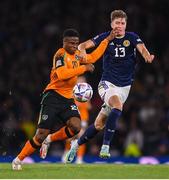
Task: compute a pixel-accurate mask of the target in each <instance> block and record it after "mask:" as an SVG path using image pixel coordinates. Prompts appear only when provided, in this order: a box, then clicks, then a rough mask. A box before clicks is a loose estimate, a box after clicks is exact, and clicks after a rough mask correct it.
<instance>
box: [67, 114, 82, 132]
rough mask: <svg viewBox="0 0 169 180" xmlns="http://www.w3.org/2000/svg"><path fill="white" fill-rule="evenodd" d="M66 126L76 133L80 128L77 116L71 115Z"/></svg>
mask: <svg viewBox="0 0 169 180" xmlns="http://www.w3.org/2000/svg"><path fill="white" fill-rule="evenodd" d="M68 127H69V128H70V130H71V131H72V132H73V133H74V135H76V134H78V133H79V132H80V130H81V120H80V119H79V118H78V117H73V118H71V119H70V120H69V122H68Z"/></svg>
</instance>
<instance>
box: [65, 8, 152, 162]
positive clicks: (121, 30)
mask: <svg viewBox="0 0 169 180" xmlns="http://www.w3.org/2000/svg"><path fill="white" fill-rule="evenodd" d="M126 24H127V15H126V13H125V12H124V11H122V10H114V11H112V13H111V28H112V29H113V30H114V31H115V37H114V39H113V40H112V41H110V42H109V45H108V47H107V49H106V51H105V53H104V55H103V73H102V77H101V80H100V83H99V86H98V91H99V94H100V97H101V99H102V100H103V101H104V104H103V106H102V109H101V110H100V112H99V114H98V116H97V118H96V120H95V122H94V124H92V125H91V126H89V128H88V129H87V130H86V131H85V133H84V134H83V135H82V136H81V137H80V139H78V140H75V141H73V142H72V145H71V149H70V151H69V152H68V154H67V157H66V161H67V162H72V161H73V159H74V157H75V155H76V151H77V149H78V147H79V146H80V145H82V144H84V143H86V142H87V141H88V140H89V139H91V138H93V137H94V136H95V135H96V134H97V133H98V132H99V131H100V130H102V129H103V128H104V127H105V130H104V138H103V145H102V147H101V151H100V157H102V158H108V157H110V153H109V147H110V142H111V139H112V137H113V135H114V132H115V128H116V122H117V120H118V119H119V118H120V116H121V112H122V109H123V104H124V103H125V101H126V99H127V97H128V94H129V91H130V88H131V84H132V82H133V80H134V71H135V66H136V49H137V50H138V51H139V53H140V54H141V55H142V57H143V58H144V60H145V62H146V63H152V61H153V60H154V55H151V54H150V53H149V51H148V50H147V48H146V47H145V45H144V43H143V41H142V40H141V39H140V38H139V36H138V35H137V34H136V33H134V32H127V31H126ZM108 34H110V31H108V32H104V33H102V34H100V35H97V36H95V37H94V38H93V39H90V40H88V41H86V42H84V43H82V44H80V45H79V47H78V48H79V50H80V51H81V52H82V55H83V56H84V57H85V54H86V49H89V48H92V47H95V46H97V45H98V44H99V43H100V42H101V41H102V40H103V39H104V38H105V37H107V36H108Z"/></svg>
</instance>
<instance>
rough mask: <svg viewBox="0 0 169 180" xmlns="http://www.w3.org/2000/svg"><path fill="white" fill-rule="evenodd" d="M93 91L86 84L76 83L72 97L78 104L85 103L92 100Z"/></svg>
mask: <svg viewBox="0 0 169 180" xmlns="http://www.w3.org/2000/svg"><path fill="white" fill-rule="evenodd" d="M92 95H93V89H92V87H91V86H90V85H89V84H88V83H77V84H76V85H75V86H74V88H73V96H74V98H75V100H77V101H79V102H87V101H89V100H90V99H91V98H92Z"/></svg>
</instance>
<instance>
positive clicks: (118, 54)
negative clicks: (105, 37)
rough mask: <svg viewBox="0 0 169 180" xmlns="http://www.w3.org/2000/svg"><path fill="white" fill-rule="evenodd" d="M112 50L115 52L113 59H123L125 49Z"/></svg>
mask: <svg viewBox="0 0 169 180" xmlns="http://www.w3.org/2000/svg"><path fill="white" fill-rule="evenodd" d="M114 50H115V57H124V56H125V55H126V53H125V47H116V48H115V49H114Z"/></svg>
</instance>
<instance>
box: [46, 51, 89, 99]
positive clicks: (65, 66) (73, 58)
mask: <svg viewBox="0 0 169 180" xmlns="http://www.w3.org/2000/svg"><path fill="white" fill-rule="evenodd" d="M85 71H86V67H85V66H84V65H80V61H79V51H76V52H75V54H74V55H70V54H69V53H67V52H66V51H65V49H63V48H61V49H59V50H58V51H57V52H56V53H55V55H54V58H53V68H52V71H51V74H50V83H49V84H48V85H47V87H46V89H45V91H47V90H54V91H56V92H57V93H59V94H60V95H62V96H64V97H66V98H69V99H70V98H73V94H72V89H73V87H74V86H75V84H76V82H77V77H78V75H80V74H83V73H84V72H85Z"/></svg>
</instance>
